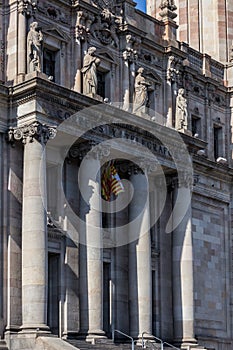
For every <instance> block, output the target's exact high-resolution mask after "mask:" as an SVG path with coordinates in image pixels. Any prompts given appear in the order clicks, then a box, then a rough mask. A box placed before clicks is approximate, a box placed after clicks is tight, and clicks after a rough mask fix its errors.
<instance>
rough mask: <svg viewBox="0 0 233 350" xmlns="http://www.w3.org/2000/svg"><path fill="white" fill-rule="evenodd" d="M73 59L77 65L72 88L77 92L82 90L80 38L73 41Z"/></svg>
mask: <svg viewBox="0 0 233 350" xmlns="http://www.w3.org/2000/svg"><path fill="white" fill-rule="evenodd" d="M75 61H76V65H75V66H77V71H76V76H75V85H74V90H75V91H77V92H80V93H81V92H82V73H81V68H82V44H81V40H80V39H78V40H76V41H75Z"/></svg>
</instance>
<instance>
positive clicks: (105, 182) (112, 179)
mask: <svg viewBox="0 0 233 350" xmlns="http://www.w3.org/2000/svg"><path fill="white" fill-rule="evenodd" d="M121 192H124V186H123V184H122V182H121V179H120V176H119V175H118V173H117V171H116V168H115V166H114V165H113V163H111V162H109V163H108V165H107V166H106V168H105V170H104V171H103V174H102V178H101V193H102V197H103V198H104V199H105V200H106V201H110V198H111V194H112V193H114V194H115V196H117V195H118V194H119V193H121Z"/></svg>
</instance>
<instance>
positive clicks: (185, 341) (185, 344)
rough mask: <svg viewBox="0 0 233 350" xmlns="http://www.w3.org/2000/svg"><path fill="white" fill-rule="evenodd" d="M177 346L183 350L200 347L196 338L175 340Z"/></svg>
mask: <svg viewBox="0 0 233 350" xmlns="http://www.w3.org/2000/svg"><path fill="white" fill-rule="evenodd" d="M174 344H175V346H178V347H181V349H186V348H187V347H189V346H195V345H198V342H197V340H196V339H195V338H183V339H174Z"/></svg>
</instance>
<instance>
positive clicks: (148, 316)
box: [129, 171, 152, 338]
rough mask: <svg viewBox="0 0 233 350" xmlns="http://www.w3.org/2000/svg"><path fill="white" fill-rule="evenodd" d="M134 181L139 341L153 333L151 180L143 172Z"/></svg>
mask: <svg viewBox="0 0 233 350" xmlns="http://www.w3.org/2000/svg"><path fill="white" fill-rule="evenodd" d="M130 181H131V184H132V185H133V187H134V196H133V198H132V201H131V204H130V214H129V222H130V223H131V222H132V221H133V220H134V219H135V218H136V217H138V216H141V217H140V221H139V224H138V225H132V226H130V228H129V230H130V232H129V235H130V241H131V242H132V243H130V245H129V303H130V318H129V319H130V322H129V323H130V335H131V336H133V337H136V338H137V337H141V335H142V333H143V332H147V333H149V334H151V333H152V298H151V295H152V280H151V237H150V212H149V198H148V196H149V189H148V187H147V177H146V176H145V175H144V174H143V173H141V172H140V171H136V172H134V173H133V174H132V175H131V178H130ZM136 228H138V231H136ZM134 237H135V239H134Z"/></svg>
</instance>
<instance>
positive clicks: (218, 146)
mask: <svg viewBox="0 0 233 350" xmlns="http://www.w3.org/2000/svg"><path fill="white" fill-rule="evenodd" d="M222 147H223V145H222V128H221V127H219V126H214V158H215V159H217V158H218V157H221V156H222Z"/></svg>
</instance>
